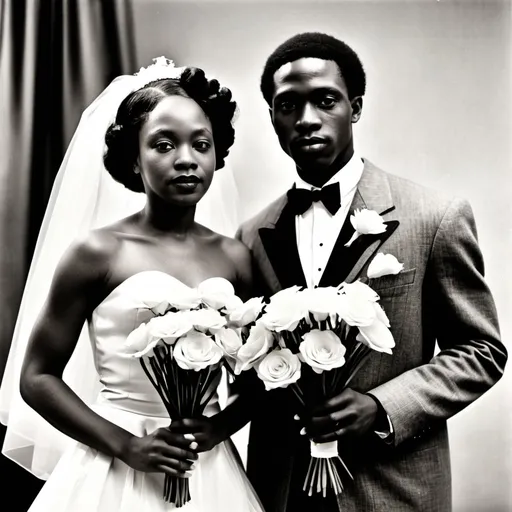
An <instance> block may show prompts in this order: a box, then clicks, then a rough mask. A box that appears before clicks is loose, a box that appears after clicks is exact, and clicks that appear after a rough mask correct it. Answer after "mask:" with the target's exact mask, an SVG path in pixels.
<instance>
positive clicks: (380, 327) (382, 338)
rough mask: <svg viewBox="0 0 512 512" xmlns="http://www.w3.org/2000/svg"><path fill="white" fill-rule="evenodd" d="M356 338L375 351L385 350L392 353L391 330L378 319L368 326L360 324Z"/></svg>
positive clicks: (392, 340)
mask: <svg viewBox="0 0 512 512" xmlns="http://www.w3.org/2000/svg"><path fill="white" fill-rule="evenodd" d="M357 340H358V341H361V342H363V343H365V344H366V345H368V346H369V347H370V348H371V349H373V350H376V351H377V352H386V353H387V354H392V351H391V349H392V348H393V347H394V346H395V340H394V339H393V335H392V334H391V331H390V330H389V329H388V328H387V327H386V326H385V325H384V324H383V323H382V322H380V321H379V320H376V321H375V322H374V323H373V324H372V325H369V326H360V327H359V334H358V335H357Z"/></svg>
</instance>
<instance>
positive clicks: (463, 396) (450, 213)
mask: <svg viewBox="0 0 512 512" xmlns="http://www.w3.org/2000/svg"><path fill="white" fill-rule="evenodd" d="M356 208H368V209H372V210H376V211H377V212H378V213H381V214H382V215H383V218H384V220H385V221H386V223H387V226H388V228H387V230H386V232H385V233H383V234H381V235H365V236H361V237H359V238H358V239H357V240H356V242H354V243H353V244H352V245H351V247H350V248H346V247H344V243H345V242H346V241H347V240H348V239H349V238H350V236H351V235H352V233H353V228H352V227H351V225H350V222H349V221H348V217H347V222H345V225H344V227H343V228H342V230H341V232H340V235H339V238H338V241H337V243H336V245H335V248H334V250H333V253H332V254H331V258H330V260H329V263H328V265H327V267H326V269H325V272H324V274H323V277H322V281H321V282H320V285H321V286H322V285H325V286H328V285H338V284H339V283H341V282H342V281H347V282H352V281H353V280H355V279H357V278H359V277H364V276H366V269H367V267H368V264H369V263H370V261H371V259H372V258H373V257H374V256H375V255H376V254H377V252H385V253H391V254H393V255H394V256H396V257H397V258H398V260H399V261H400V262H403V263H404V270H403V271H402V272H401V273H400V274H398V275H396V276H384V277H381V278H378V279H375V280H372V283H371V286H372V287H373V288H374V289H375V290H377V292H378V293H379V295H380V302H381V305H382V306H383V308H384V310H385V311H386V313H387V315H388V317H389V319H390V323H391V331H392V333H393V335H394V338H395V342H396V347H395V348H394V351H393V355H392V356H390V355H387V354H380V353H374V354H372V355H371V356H370V358H369V359H368V361H367V363H366V365H365V366H364V367H363V368H362V369H361V370H360V372H359V374H358V376H357V377H356V378H355V380H354V381H353V382H352V385H351V387H352V388H354V389H356V390H359V391H361V392H367V391H371V392H372V394H373V395H374V396H376V397H377V398H378V399H379V400H380V402H381V403H382V405H383V407H384V409H385V410H386V412H387V414H388V415H389V417H390V419H391V421H392V423H393V427H394V431H395V433H394V443H393V444H392V445H390V446H388V445H386V444H384V443H383V442H382V441H381V440H379V439H378V438H377V436H375V435H374V434H369V435H367V436H366V437H364V438H361V439H358V440H353V441H350V442H349V441H346V442H345V444H343V445H342V446H340V454H341V455H342V457H343V459H344V460H345V462H347V464H348V465H349V466H350V468H351V470H352V472H353V474H354V477H355V481H354V482H353V484H351V485H349V486H347V488H346V489H345V492H344V493H343V494H342V495H341V496H340V497H338V499H337V500H335V499H331V500H321V501H318V500H317V501H314V500H312V501H308V498H307V497H306V495H305V493H304V492H303V491H302V489H301V485H302V482H303V479H304V476H305V470H306V466H305V464H307V460H308V459H309V455H308V449H307V447H308V443H307V440H305V439H304V437H303V436H300V435H298V433H297V430H298V428H297V425H296V422H294V421H293V419H292V417H293V414H294V412H295V401H294V398H293V397H292V396H291V394H288V393H287V391H286V390H282V392H281V391H279V392H278V391H273V392H271V393H268V395H267V396H266V398H265V400H266V401H268V402H267V403H266V411H267V414H265V415H260V416H259V417H258V418H255V419H254V420H253V422H252V424H251V433H250V440H249V453H248V473H249V477H250V478H251V480H252V482H253V485H254V487H255V489H256V491H257V492H258V493H259V495H260V497H261V499H262V501H263V504H264V506H265V509H266V510H267V512H285V511H294V512H295V511H299V510H308V511H309V510H311V511H313V510H315V511H317V510H325V511H329V512H331V511H332V512H334V511H335V512H337V511H338V509H339V510H340V511H343V512H351V511H354V512H355V511H358V512H362V511H364V512H371V511H379V512H382V511H390V512H391V511H392V512H401V511H404V512H405V511H411V512H412V511H414V512H418V511H425V512H427V511H428V512H430V511H432V512H434V511H435V512H441V511H442V512H445V511H446V512H447V511H449V510H451V479H450V457H449V447H448V436H447V428H446V420H447V419H448V418H450V417H451V416H453V415H454V414H456V413H457V412H459V411H460V410H462V409H464V408H465V407H466V406H467V405H469V404H470V403H471V402H473V401H474V400H476V399H477V398H478V397H479V396H481V395H482V394H483V393H485V392H486V391H487V390H488V389H489V388H490V387H491V386H493V385H494V384H495V383H496V382H497V381H498V380H499V378H500V377H501V375H502V373H503V370H504V366H505V362H506V359H507V352H506V350H505V347H504V346H503V344H502V343H501V341H500V335H499V327H498V320H497V317H496V310H495V306H494V302H493V299H492V296H491V293H490V291H489V289H488V287H487V285H486V284H485V282H484V265H483V260H482V255H481V252H480V250H479V247H478V242H477V236H476V230H475V223H474V219H473V214H472V211H471V208H470V206H469V204H468V203H467V202H466V201H464V200H460V199H450V198H446V197H443V196H442V195H441V194H439V193H436V192H433V191H431V190H428V189H425V188H423V187H421V186H419V185H416V184H414V183H412V182H410V181H408V180H405V179H401V178H398V177H396V176H393V175H390V174H387V173H385V172H383V171H381V170H380V169H378V168H377V167H375V166H374V165H372V164H371V163H369V162H368V161H365V168H364V172H363V176H362V178H361V181H360V183H359V185H358V190H357V192H356V195H355V197H354V201H353V204H352V206H351V212H352V211H353V210H355V209H356ZM349 215H350V213H349ZM238 237H239V238H240V239H241V240H242V241H243V242H244V243H245V244H246V245H247V246H248V247H249V248H250V249H251V250H252V253H253V256H254V261H255V267H256V272H257V273H258V274H259V278H258V283H259V284H260V285H261V286H262V291H264V292H265V293H267V294H272V293H275V292H277V291H278V290H280V289H282V288H285V287H288V286H291V285H293V284H299V285H300V284H305V280H304V275H303V272H302V268H301V265H300V259H299V255H298V251H297V246H296V241H295V221H294V217H293V214H292V213H291V212H290V211H289V209H288V207H287V200H286V196H283V197H281V198H279V199H277V200H276V201H275V202H273V203H272V204H271V205H269V206H268V207H267V208H266V209H265V210H264V211H262V212H261V213H260V214H258V215H257V216H256V217H254V218H253V219H251V220H249V221H248V222H246V223H245V224H243V225H242V226H241V228H240V230H239V233H238ZM436 341H437V343H438V345H439V347H440V352H439V353H438V354H437V355H434V349H435V344H436Z"/></svg>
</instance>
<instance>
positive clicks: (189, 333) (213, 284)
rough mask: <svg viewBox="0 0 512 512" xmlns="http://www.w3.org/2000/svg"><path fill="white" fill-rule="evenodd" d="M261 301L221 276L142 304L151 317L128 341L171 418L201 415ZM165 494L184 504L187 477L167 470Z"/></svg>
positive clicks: (232, 364)
mask: <svg viewBox="0 0 512 512" xmlns="http://www.w3.org/2000/svg"><path fill="white" fill-rule="evenodd" d="M258 301H259V307H258ZM262 306H263V303H262V300H261V299H251V300H250V301H248V302H247V303H243V302H242V301H241V299H240V298H239V297H237V296H236V295H235V291H234V289H233V286H232V285H231V283H229V282H228V281H226V280H225V279H222V278H212V279H208V280H206V281H204V282H203V283H201V284H200V285H199V286H198V287H197V288H195V289H192V288H188V287H184V288H182V289H176V290H172V289H171V290H168V292H167V291H165V292H164V293H163V295H162V296H160V297H159V298H156V297H155V300H152V301H151V302H146V303H145V304H144V305H143V306H142V307H143V308H145V309H147V310H148V313H149V316H150V319H149V320H148V321H147V322H145V323H142V324H141V325H140V326H139V327H137V328H136V329H135V330H134V331H133V332H132V333H131V334H130V335H129V336H128V338H127V340H126V345H127V348H128V352H129V353H130V355H131V356H132V357H136V358H139V360H140V363H141V365H142V368H143V370H144V372H145V373H146V375H147V377H148V378H149V380H150V381H151V383H152V385H153V386H154V387H155V389H156V390H157V392H158V394H159V395H160V397H161V399H162V401H163V403H164V405H165V407H166V409H167V411H168V413H169V417H170V418H172V419H182V418H198V417H201V416H202V415H203V412H204V409H205V407H206V406H207V404H208V403H209V402H210V400H211V398H212V397H213V395H214V394H215V392H216V390H217V387H218V385H219V382H220V379H221V376H222V366H223V365H224V366H225V367H226V368H227V369H228V370H229V371H231V372H233V370H234V368H235V357H236V353H237V351H238V349H239V348H240V347H241V346H242V343H243V340H244V339H245V338H246V337H247V330H248V328H249V326H250V325H251V322H253V321H254V319H255V318H256V317H257V316H258V314H259V313H260V311H261V308H262ZM164 499H165V500H166V501H169V502H171V503H174V504H175V505H176V507H181V506H183V505H185V504H186V503H187V502H188V501H190V499H191V497H190V492H189V482H188V480H187V479H185V478H177V477H171V476H168V475H166V477H165V483H164Z"/></svg>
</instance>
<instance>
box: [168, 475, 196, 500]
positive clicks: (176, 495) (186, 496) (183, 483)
mask: <svg viewBox="0 0 512 512" xmlns="http://www.w3.org/2000/svg"><path fill="white" fill-rule="evenodd" d="M164 500H165V501H167V502H169V503H173V504H174V505H176V508H181V507H183V505H185V504H186V503H188V502H189V501H190V490H189V483H188V478H178V477H177V476H170V475H165V480H164Z"/></svg>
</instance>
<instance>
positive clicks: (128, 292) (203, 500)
mask: <svg viewBox="0 0 512 512" xmlns="http://www.w3.org/2000/svg"><path fill="white" fill-rule="evenodd" d="M170 287H186V285H185V284H183V283H182V282H181V281H179V280H177V279H176V278H174V277H172V276H170V275H168V274H165V273H163V272H159V271H144V272H140V273H137V274H135V275H133V276H131V277H130V278H128V279H126V280H125V281H124V282H122V283H121V284H120V285H119V286H117V288H115V289H114V290H113V291H112V292H111V293H110V294H109V295H108V296H107V297H106V298H105V299H104V300H103V302H101V304H100V305H99V306H98V307H97V308H96V309H95V310H94V312H93V314H92V317H91V319H90V320H89V331H90V337H91V343H92V350H93V352H94V359H95V364H96V369H97V371H98V374H99V377H100V381H101V384H102V389H101V391H100V394H99V396H98V399H97V401H96V403H95V404H94V405H93V406H92V408H93V409H94V410H95V411H96V412H97V413H98V414H100V415H101V416H103V417H104V418H106V419H108V420H109V421H111V422H113V423H115V424H117V425H119V426H121V427H123V428H124V429H126V430H128V431H130V432H131V433H133V434H135V435H139V436H141V435H144V434H148V433H151V432H152V431H154V430H156V429H157V428H160V427H167V426H169V422H170V420H169V416H168V414H167V411H166V410H165V408H164V406H163V403H162V401H161V399H160V397H159V395H158V393H157V392H156V390H155V389H154V388H153V386H152V385H151V383H150V382H149V379H148V378H147V376H146V375H145V373H144V372H143V370H142V367H141V365H140V362H139V360H138V359H134V358H130V357H128V356H127V348H126V347H125V340H126V338H127V336H128V334H130V332H131V331H132V330H133V329H134V328H136V327H137V326H138V325H139V324H141V323H142V322H144V321H147V320H148V316H147V315H148V312H147V310H146V309H144V308H143V307H142V304H143V303H144V301H151V300H154V299H155V298H156V297H161V296H162V293H163V292H164V291H165V290H166V289H170ZM218 411H219V406H218V400H217V397H215V398H214V399H213V400H212V402H211V403H210V404H209V405H208V407H207V410H206V411H205V414H206V415H213V414H215V413H216V412H218ZM189 481H190V495H191V498H192V499H191V501H190V502H189V503H187V504H186V505H185V506H183V507H181V508H180V509H179V510H181V511H183V512H262V511H263V508H262V507H261V505H260V503H259V500H258V498H257V497H256V495H255V493H254V491H253V489H252V487H251V485H250V483H249V481H248V480H247V477H246V475H245V472H244V470H243V467H242V465H241V462H240V458H239V456H238V453H237V452H236V449H235V448H234V446H233V444H232V443H231V441H228V442H224V443H221V444H220V445H218V446H216V447H215V448H214V449H212V450H211V451H209V452H205V453H201V454H200V455H199V461H198V464H197V465H196V467H195V469H194V470H193V475H192V476H191V477H190V479H189ZM163 482H164V475H163V474H161V473H143V472H140V471H136V470H134V469H132V468H130V467H129V466H127V465H126V464H124V463H123V462H121V461H120V460H118V459H116V458H113V457H110V456H108V455H105V454H103V453H101V452H98V451H97V450H94V449H92V448H89V447H88V446H86V445H84V444H81V443H73V445H72V447H71V448H70V449H69V450H67V452H65V454H64V455H63V457H62V458H61V459H60V461H59V463H58V464H57V466H56V468H55V470H54V471H53V473H52V474H51V476H50V478H49V480H48V481H47V482H46V484H45V485H44V487H43V489H42V490H41V492H40V493H39V495H38V496H37V498H36V500H35V501H34V503H33V504H32V506H31V508H30V510H29V512H50V511H51V512H143V511H151V512H164V511H169V510H175V506H174V505H172V504H170V503H167V502H165V501H164V500H163V497H162V496H163Z"/></svg>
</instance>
